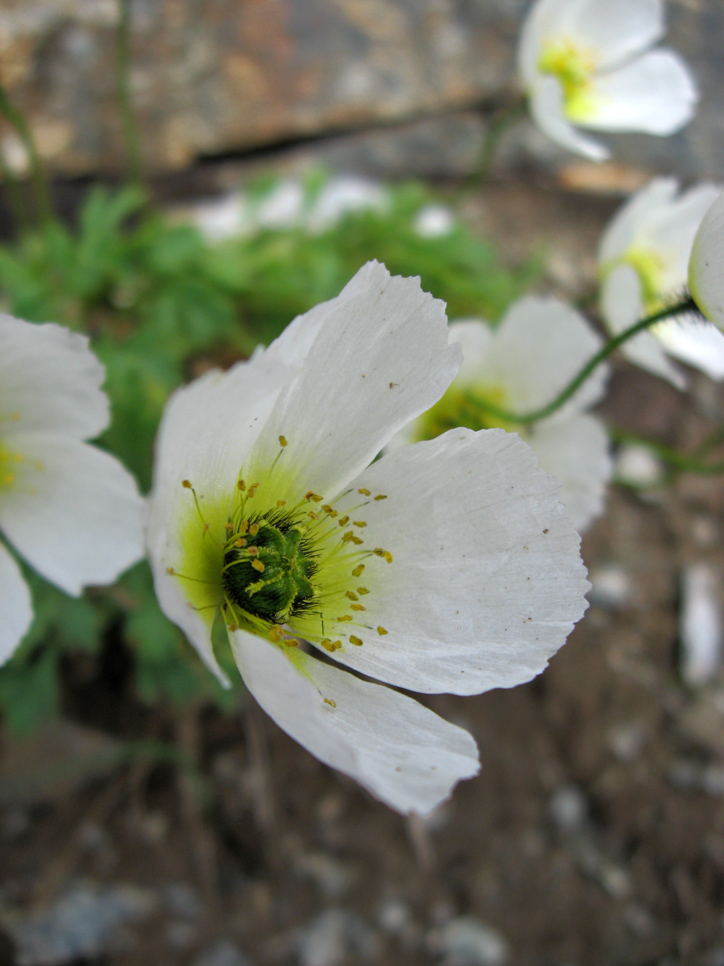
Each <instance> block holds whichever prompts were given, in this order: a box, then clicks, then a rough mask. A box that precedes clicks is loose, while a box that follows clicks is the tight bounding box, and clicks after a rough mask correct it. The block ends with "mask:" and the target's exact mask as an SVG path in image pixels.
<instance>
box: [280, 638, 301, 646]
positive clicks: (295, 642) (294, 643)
mask: <svg viewBox="0 0 724 966" xmlns="http://www.w3.org/2000/svg"><path fill="white" fill-rule="evenodd" d="M284 643H285V644H286V646H287V647H299V641H298V640H297V639H296V637H288V638H287V639H286V640H285V641H284Z"/></svg>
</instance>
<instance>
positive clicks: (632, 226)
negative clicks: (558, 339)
mask: <svg viewBox="0 0 724 966" xmlns="http://www.w3.org/2000/svg"><path fill="white" fill-rule="evenodd" d="M718 193H719V188H718V187H716V186H715V185H711V184H701V185H697V186H696V187H693V188H690V189H688V190H687V191H684V192H681V193H679V186H678V182H677V181H676V180H675V179H674V178H655V179H654V180H653V181H652V182H651V183H650V184H648V185H647V186H646V187H645V188H643V189H642V190H641V191H639V192H637V193H636V194H635V195H633V197H632V198H631V199H629V201H628V202H627V203H626V204H625V205H624V206H623V207H622V208H621V209H620V211H619V212H617V214H616V215H615V216H614V218H613V219H612V221H611V222H610V224H609V225H608V227H607V228H606V230H605V232H604V234H603V236H602V237H601V241H600V243H599V251H598V264H599V275H600V277H601V293H600V305H601V314H602V316H603V319H604V322H605V323H606V325H607V327H608V328H609V330H610V331H611V333H612V334H614V335H616V334H618V333H619V332H623V331H624V330H625V329H627V328H629V327H630V326H632V325H633V324H634V323H635V322H637V321H638V320H639V319H641V318H644V317H645V316H646V315H650V314H653V313H654V312H657V311H658V310H659V309H661V308H663V307H664V306H665V305H666V304H668V303H670V302H673V301H675V300H676V299H677V298H680V297H681V295H682V292H683V290H684V288H685V285H686V275H687V266H688V261H689V256H690V253H691V250H692V245H693V243H694V238H695V236H696V232H697V230H698V228H699V225H700V224H701V222H702V219H703V218H704V215H705V214H706V212H707V211H708V209H709V208H710V207H711V205H712V203H713V201H714V200H715V198H716V197H717V196H718ZM621 351H622V352H623V354H624V355H625V356H626V357H627V358H628V359H629V360H630V361H631V362H633V363H634V364H635V365H638V366H641V368H643V369H646V370H647V371H649V372H652V373H653V374H654V375H657V376H661V377H662V378H664V379H667V380H668V381H669V382H671V383H672V384H673V385H675V386H677V387H678V388H684V386H685V385H686V379H685V377H684V375H683V373H682V372H681V371H680V370H679V369H678V368H677V367H676V366H674V365H672V364H671V362H669V360H668V359H667V357H666V356H667V354H668V355H670V356H673V357H674V358H676V359H679V360H681V361H682V362H686V363H687V364H689V365H691V366H694V367H696V368H698V369H701V370H702V371H703V372H705V373H707V375H709V376H711V377H712V378H714V379H723V378H724V335H722V334H721V333H720V332H718V331H717V330H716V329H715V328H714V326H712V325H710V324H708V323H704V322H701V321H697V320H695V319H692V318H691V317H683V318H680V319H672V320H667V321H665V322H662V323H661V324H659V325H657V326H654V327H653V328H652V329H650V330H649V331H648V332H642V333H641V334H639V335H637V336H635V337H634V338H633V339H630V340H629V341H627V342H625V343H624V344H623V346H622V347H621Z"/></svg>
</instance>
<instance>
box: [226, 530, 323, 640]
mask: <svg viewBox="0 0 724 966" xmlns="http://www.w3.org/2000/svg"><path fill="white" fill-rule="evenodd" d="M316 570H317V564H316V562H315V559H314V549H313V545H312V543H311V541H310V540H309V539H307V538H306V537H305V535H304V531H303V530H302V528H301V527H300V526H299V525H297V524H295V523H294V522H293V520H292V519H291V517H290V516H289V515H288V514H282V513H276V514H270V516H269V518H265V517H252V522H251V523H249V521H247V520H244V521H242V524H241V526H240V529H239V530H238V531H237V532H236V533H233V534H232V535H231V537H230V538H229V541H228V543H227V544H226V547H225V552H224V570H223V575H222V586H223V588H224V593H225V595H226V597H227V599H228V601H229V603H231V604H232V606H234V607H238V608H239V609H241V610H242V611H245V612H246V613H247V614H250V615H251V616H252V617H256V618H259V619H260V620H264V621H271V622H272V623H274V624H283V623H285V622H286V621H287V620H289V618H290V617H292V616H293V615H294V614H299V613H301V612H302V611H303V610H304V608H305V607H308V606H309V604H310V603H312V601H313V600H314V596H315V589H314V585H313V583H312V579H313V577H314V574H315V573H316Z"/></svg>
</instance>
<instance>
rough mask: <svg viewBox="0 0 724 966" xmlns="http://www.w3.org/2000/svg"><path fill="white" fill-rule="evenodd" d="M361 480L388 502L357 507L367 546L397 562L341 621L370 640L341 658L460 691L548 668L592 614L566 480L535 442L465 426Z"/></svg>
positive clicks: (384, 675)
mask: <svg viewBox="0 0 724 966" xmlns="http://www.w3.org/2000/svg"><path fill="white" fill-rule="evenodd" d="M354 486H355V488H357V487H366V488H367V489H369V490H370V491H371V492H372V493H375V494H384V495H386V496H387V499H385V500H381V501H379V502H376V501H370V502H369V503H368V505H366V506H365V507H364V509H363V510H356V511H355V513H356V514H357V518H358V519H359V518H360V517H361V516H362V514H364V517H363V519H364V520H365V521H366V523H367V527H366V529H365V530H363V531H362V534H363V537H364V546H366V547H369V548H371V549H372V548H375V547H382V548H384V549H385V550H387V551H389V552H390V553H391V554H392V557H393V561H392V563H389V564H388V563H386V562H385V561H384V560H380V558H378V557H372V558H370V560H369V563H368V564H367V566H366V569H365V573H364V582H365V586H366V587H367V589H368V590H369V593H368V594H367V595H366V596H365V597H364V605H365V608H366V610H365V612H364V614H362V615H360V617H359V619H358V622H357V623H356V624H345V625H340V626H344V627H348V628H351V629H352V630H353V631H354V634H355V635H356V636H358V637H360V638H361V639H362V641H363V644H362V646H349V647H348V646H346V645H344V647H343V649H342V650H337V651H335V652H334V657H335V659H338V660H339V661H341V662H342V663H344V664H347V665H349V666H350V667H353V668H355V669H357V670H359V671H361V672H362V673H363V674H367V675H369V676H371V677H374V678H377V679H379V680H381V681H386V682H388V683H390V684H395V685H398V686H400V687H404V688H409V689H410V690H413V691H423V692H441V691H450V692H453V693H456V694H477V693H480V692H482V691H487V690H489V689H490V688H495V687H512V686H513V685H516V684H520V683H521V682H522V681H527V680H530V678H532V677H534V676H535V675H536V674H538V673H539V672H540V671H542V670H543V668H544V667H545V665H546V663H547V660H548V658H549V657H550V656H551V655H552V654H554V653H555V651H557V650H558V648H559V647H561V645H562V644H563V643H564V641H565V639H566V636H567V635H568V633H569V632H570V630H571V628H572V626H573V623H574V622H575V621H576V620H578V619H579V617H580V616H581V615H582V614H583V612H584V610H585V607H586V602H585V600H584V597H583V595H584V593H585V592H586V590H587V588H588V583H587V581H586V580H585V569H584V567H583V565H582V563H581V560H580V556H579V552H578V546H579V539H580V538H579V537H578V534H577V533H575V531H574V530H573V528H572V526H571V523H570V521H569V519H568V517H567V516H566V514H565V511H564V509H563V506H562V505H561V504H560V503H559V501H558V498H557V494H558V489H559V484H558V483H557V482H556V481H555V480H554V479H553V478H552V477H550V476H548V475H547V474H546V473H544V472H543V471H542V470H539V469H538V458H537V457H536V455H535V454H534V453H533V451H532V450H531V449H530V447H529V446H527V445H526V444H525V443H523V442H522V441H521V440H520V439H519V438H518V436H517V435H516V434H514V433H505V432H503V431H502V430H497V429H491V430H483V431H482V432H479V433H472V432H470V431H469V430H465V429H457V430H452V431H450V432H448V433H445V434H443V435H442V436H438V437H437V439H434V440H432V441H430V442H422V443H414V444H412V445H410V446H403V447H400V448H399V449H396V450H393V451H392V452H390V453H389V454H387V455H386V456H383V457H382V459H380V460H378V461H377V462H376V463H373V464H372V466H370V467H369V468H368V469H367V470H366V472H365V473H363V474H362V475H361V476H360V477H359V478H358V479H357V480H355V482H354ZM355 497H356V490H355V493H354V494H350V496H349V497H348V500H350V501H351V500H353V499H355ZM356 498H357V499H359V497H356ZM338 506H339V509H340V512H344V509H345V504H344V501H340V503H339V504H338ZM377 561H379V566H378V565H377ZM293 623H294V622H292V624H293ZM378 626H381V627H382V628H384V629H385V630H386V631H387V634H386V635H384V636H380V635H379V634H378V632H377V628H378Z"/></svg>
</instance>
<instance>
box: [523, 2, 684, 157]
mask: <svg viewBox="0 0 724 966" xmlns="http://www.w3.org/2000/svg"><path fill="white" fill-rule="evenodd" d="M664 32H665V27H664V4H663V0H538V2H537V3H535V4H534V5H533V8H532V10H531V11H530V13H529V14H528V17H527V18H526V21H525V23H524V24H523V29H522V32H521V38H520V46H519V49H518V68H519V72H520V75H521V78H522V81H523V86H524V88H525V92H526V94H527V95H528V99H529V102H530V109H531V113H532V115H533V118H534V120H535V121H536V123H537V124H538V125H539V126H540V128H541V129H542V130H543V131H545V133H546V134H547V135H548V136H549V137H550V138H552V139H553V140H554V141H557V142H558V143H559V144H562V145H563V146H564V147H566V148H568V149H569V150H571V151H575V152H577V153H578V154H582V155H584V156H585V157H588V158H591V159H593V160H594V161H601V160H603V159H604V158H607V157H609V155H610V152H609V150H608V148H607V147H605V145H603V144H601V142H600V141H597V140H595V139H594V138H591V137H588V135H585V134H582V133H581V132H580V131H578V130H577V128H578V127H579V126H582V127H586V128H592V129H594V130H598V131H643V132H644V133H646V134H658V135H667V134H673V133H674V132H675V131H678V130H679V129H680V128H682V127H683V126H684V125H685V124H687V123H688V122H689V121H690V120H691V118H692V117H693V115H694V111H695V108H696V103H697V100H698V95H697V90H696V85H695V83H694V80H693V78H692V76H691V74H690V73H689V70H688V68H687V67H686V65H685V64H684V62H683V61H682V60H681V58H680V57H679V56H678V54H675V53H674V52H673V51H671V50H666V49H663V48H658V49H656V50H650V48H651V47H653V45H654V44H656V43H657V42H658V41H659V40H661V38H662V37H663V35H664Z"/></svg>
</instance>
